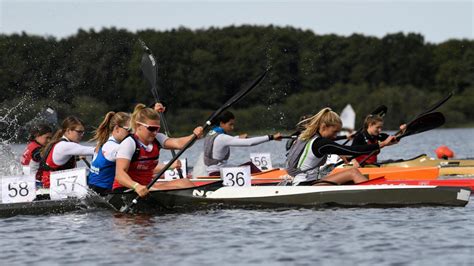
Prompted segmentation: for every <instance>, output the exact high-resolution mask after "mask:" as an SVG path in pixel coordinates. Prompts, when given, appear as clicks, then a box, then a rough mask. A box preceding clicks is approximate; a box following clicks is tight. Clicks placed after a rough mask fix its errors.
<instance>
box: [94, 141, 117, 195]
mask: <svg viewBox="0 0 474 266" xmlns="http://www.w3.org/2000/svg"><path fill="white" fill-rule="evenodd" d="M119 146H120V143H119V142H118V141H117V140H116V139H115V138H114V137H112V136H111V137H110V138H109V139H108V140H107V142H105V144H104V145H102V147H100V148H99V151H98V152H97V153H96V154H94V158H93V159H92V163H91V169H90V173H89V178H88V184H89V185H93V186H96V187H100V188H105V189H110V190H111V189H112V184H113V182H114V178H115V160H116V159H117V151H118V148H119Z"/></svg>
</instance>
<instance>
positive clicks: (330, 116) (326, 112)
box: [297, 107, 342, 140]
mask: <svg viewBox="0 0 474 266" xmlns="http://www.w3.org/2000/svg"><path fill="white" fill-rule="evenodd" d="M299 125H305V129H304V131H303V132H302V133H301V135H300V139H301V140H309V139H311V138H312V137H313V136H314V135H316V134H319V130H320V129H321V127H322V125H326V126H328V127H330V126H342V121H341V118H340V117H339V115H338V114H337V113H335V112H334V111H332V110H331V108H329V107H326V108H323V109H322V110H321V111H319V112H318V113H317V114H315V115H313V116H312V117H309V118H307V119H304V120H302V121H300V122H299V123H298V124H297V126H299Z"/></svg>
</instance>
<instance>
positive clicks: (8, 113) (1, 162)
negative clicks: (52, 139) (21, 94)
mask: <svg viewBox="0 0 474 266" xmlns="http://www.w3.org/2000/svg"><path fill="white" fill-rule="evenodd" d="M23 102H24V101H23V100H22V101H20V102H19V103H18V104H17V105H15V106H14V107H12V108H10V109H7V108H3V109H1V110H0V114H2V115H0V132H1V133H0V176H7V175H21V174H22V173H23V170H22V167H21V164H20V162H19V160H18V159H17V158H15V154H14V153H13V151H12V149H11V146H10V143H11V142H12V141H13V140H15V139H16V137H17V134H18V132H19V129H20V125H19V123H18V115H17V111H18V110H19V109H20V108H21V106H22V105H23Z"/></svg>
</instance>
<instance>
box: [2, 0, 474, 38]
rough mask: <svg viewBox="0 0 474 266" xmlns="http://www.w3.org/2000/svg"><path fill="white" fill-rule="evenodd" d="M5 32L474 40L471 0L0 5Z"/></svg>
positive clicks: (39, 0) (44, 0)
mask: <svg viewBox="0 0 474 266" xmlns="http://www.w3.org/2000/svg"><path fill="white" fill-rule="evenodd" d="M0 9H1V13H0V32H1V33H5V34H10V33H14V32H16V33H19V32H22V31H25V32H27V33H33V34H37V35H51V36H55V37H59V38H62V37H67V36H70V35H72V34H75V33H76V32H77V30H78V29H79V28H82V29H86V30H87V29H90V28H94V29H97V30H100V29H101V28H103V27H111V26H115V27H117V28H125V29H128V30H130V31H133V32H135V31H137V30H143V29H155V30H168V29H172V28H177V27H179V26H185V27H188V28H191V29H197V28H208V27H210V26H214V27H224V26H228V25H242V24H252V25H269V24H273V25H279V26H286V25H289V26H293V27H296V28H302V29H310V30H312V31H313V32H315V33H316V34H328V33H336V34H339V35H344V36H347V35H350V34H352V33H362V34H364V35H372V36H377V37H382V36H384V35H386V34H387V33H394V32H400V31H402V32H405V33H406V32H415V33H421V34H422V35H424V36H425V40H427V41H428V42H435V43H439V42H443V41H445V40H447V39H451V38H456V39H461V38H468V39H471V40H472V39H474V37H473V36H474V25H473V24H474V19H473V17H474V0H464V1H446V0H445V1H426V0H418V1H400V0H392V1H387V0H377V1H375V0H372V1H361V0H343V1H317V0H306V1H268V0H262V1H229V0H219V1H217V0H215V1H179V0H175V1H158V0H149V1H131V0H115V1H111V0H102V1H92V0H75V1H72V0H62V1H58V0H56V1H51V0H29V1H23V0H0Z"/></svg>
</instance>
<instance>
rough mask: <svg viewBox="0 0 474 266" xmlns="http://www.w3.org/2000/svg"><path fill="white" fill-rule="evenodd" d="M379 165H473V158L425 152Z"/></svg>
mask: <svg viewBox="0 0 474 266" xmlns="http://www.w3.org/2000/svg"><path fill="white" fill-rule="evenodd" d="M380 166H381V167H413V166H437V167H474V160H471V159H458V160H455V159H448V160H443V159H435V158H431V157H429V156H427V155H426V154H422V155H419V156H417V157H415V158H412V159H408V160H401V161H393V162H386V163H383V162H382V163H381V164H380Z"/></svg>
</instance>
